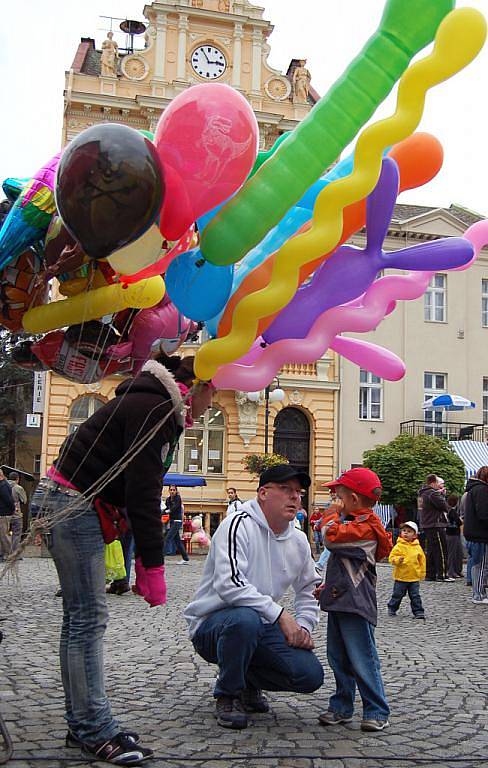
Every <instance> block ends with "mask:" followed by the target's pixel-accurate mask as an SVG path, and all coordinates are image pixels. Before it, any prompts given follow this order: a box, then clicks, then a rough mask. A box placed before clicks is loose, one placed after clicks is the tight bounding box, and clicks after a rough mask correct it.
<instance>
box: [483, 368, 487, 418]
mask: <svg viewBox="0 0 488 768" xmlns="http://www.w3.org/2000/svg"><path fill="white" fill-rule="evenodd" d="M483 424H488V377H485V378H483Z"/></svg>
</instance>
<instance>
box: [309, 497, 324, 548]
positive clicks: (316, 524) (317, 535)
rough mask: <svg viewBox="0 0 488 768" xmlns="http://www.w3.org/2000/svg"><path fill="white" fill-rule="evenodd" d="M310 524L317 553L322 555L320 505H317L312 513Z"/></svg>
mask: <svg viewBox="0 0 488 768" xmlns="http://www.w3.org/2000/svg"><path fill="white" fill-rule="evenodd" d="M310 525H311V528H312V533H313V541H314V544H315V554H316V555H317V556H319V557H320V553H321V552H322V532H321V530H320V529H321V527H322V510H321V509H320V507H317V506H315V507H314V508H313V510H312V514H311V515H310Z"/></svg>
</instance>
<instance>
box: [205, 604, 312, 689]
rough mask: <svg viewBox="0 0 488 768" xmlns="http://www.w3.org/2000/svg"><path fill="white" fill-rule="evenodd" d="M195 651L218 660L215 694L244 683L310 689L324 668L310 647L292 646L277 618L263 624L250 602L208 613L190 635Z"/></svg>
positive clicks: (246, 686)
mask: <svg viewBox="0 0 488 768" xmlns="http://www.w3.org/2000/svg"><path fill="white" fill-rule="evenodd" d="M192 641H193V645H194V646H195V650H196V651H197V653H198V654H199V655H200V656H202V658H204V659H205V661H208V662H209V663H210V664H218V665H219V676H218V679H217V683H216V686H215V691H214V696H215V697H217V696H238V694H239V693H240V692H241V691H242V690H243V689H244V688H254V689H262V688H264V690H266V691H293V692H294V693H312V692H313V691H316V690H317V688H320V686H321V685H322V683H323V679H324V671H323V669H322V665H321V663H320V662H319V660H318V658H317V657H316V655H315V654H314V653H313V651H306V650H304V649H303V648H291V647H290V646H289V645H288V643H287V642H286V640H285V637H284V635H283V632H282V631H281V628H280V627H279V626H278V624H263V622H262V621H261V618H260V616H259V614H258V613H257V612H256V611H255V610H254V609H253V608H223V609H222V610H220V611H215V612H214V613H211V614H210V616H208V617H207V618H206V619H205V621H204V622H203V624H201V625H200V626H199V627H198V629H197V631H196V633H195V634H194V636H193V638H192Z"/></svg>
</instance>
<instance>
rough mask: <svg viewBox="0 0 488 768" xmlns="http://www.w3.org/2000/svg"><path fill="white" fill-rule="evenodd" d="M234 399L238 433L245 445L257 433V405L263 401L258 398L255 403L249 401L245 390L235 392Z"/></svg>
mask: <svg viewBox="0 0 488 768" xmlns="http://www.w3.org/2000/svg"><path fill="white" fill-rule="evenodd" d="M235 400H236V405H237V417H238V424H239V435H240V436H241V438H242V442H243V443H244V445H245V446H246V447H247V446H248V445H249V443H250V442H251V440H252V439H253V438H254V437H256V435H257V433H258V412H259V406H260V405H261V404H262V402H263V401H262V400H261V399H260V400H259V402H257V403H251V401H250V400H248V397H247V392H239V391H236V392H235Z"/></svg>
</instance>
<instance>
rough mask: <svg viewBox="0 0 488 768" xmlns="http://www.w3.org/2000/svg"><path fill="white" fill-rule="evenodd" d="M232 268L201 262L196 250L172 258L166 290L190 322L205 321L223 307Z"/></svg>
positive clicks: (226, 297)
mask: <svg viewBox="0 0 488 768" xmlns="http://www.w3.org/2000/svg"><path fill="white" fill-rule="evenodd" d="M232 273H233V267H232V266H230V267H215V266H214V265H213V264H209V262H207V261H202V259H201V256H200V254H199V251H198V249H197V248H194V249H193V250H192V251H186V253H182V254H180V255H179V256H177V257H176V259H173V261H172V262H171V264H170V265H169V267H168V270H167V272H166V276H165V279H166V290H167V291H168V294H169V296H170V298H171V301H172V302H173V304H175V305H176V306H177V307H178V309H179V310H180V312H182V313H183V314H184V315H186V316H187V317H189V318H191V319H192V320H196V321H198V320H208V319H209V318H211V317H213V316H214V315H216V314H217V312H220V310H221V309H222V307H224V306H225V303H226V301H227V299H228V298H229V294H230V291H231V288H232Z"/></svg>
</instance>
